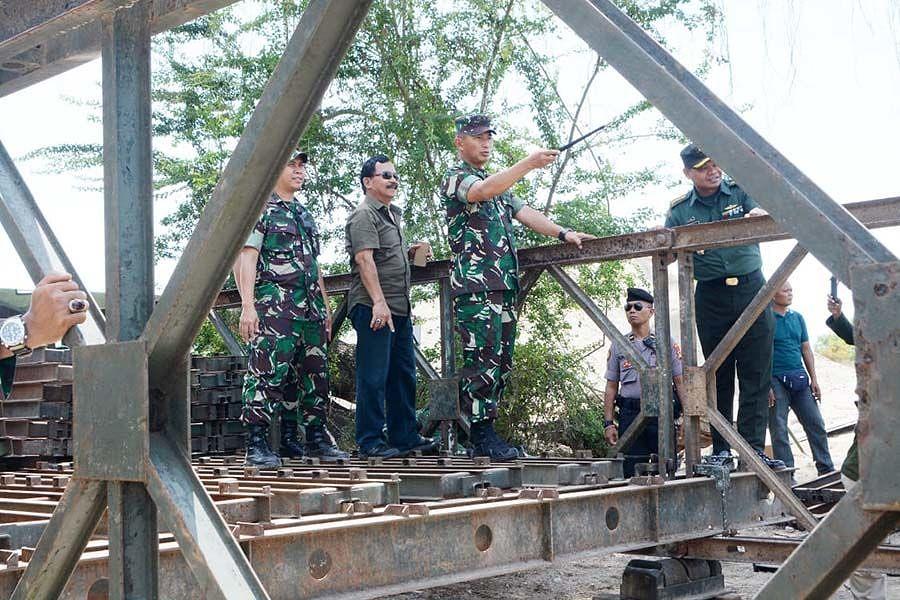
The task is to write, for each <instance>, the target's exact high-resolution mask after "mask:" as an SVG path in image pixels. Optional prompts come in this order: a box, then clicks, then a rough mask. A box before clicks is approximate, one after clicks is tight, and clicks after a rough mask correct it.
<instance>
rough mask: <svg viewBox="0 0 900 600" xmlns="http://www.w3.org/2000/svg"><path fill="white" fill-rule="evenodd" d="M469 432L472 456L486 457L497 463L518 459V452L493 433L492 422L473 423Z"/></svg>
mask: <svg viewBox="0 0 900 600" xmlns="http://www.w3.org/2000/svg"><path fill="white" fill-rule="evenodd" d="M471 431H472V434H471V439H472V456H486V457H488V458H490V459H491V460H492V461H497V462H506V461H510V460H515V459H516V458H518V456H519V452H518V450H516V449H515V448H514V447H512V446H510V445H509V444H507V443H506V441H505V440H502V439H500V436H498V435H497V432H496V431H494V423H493V421H482V422H481V423H473V424H472V428H471Z"/></svg>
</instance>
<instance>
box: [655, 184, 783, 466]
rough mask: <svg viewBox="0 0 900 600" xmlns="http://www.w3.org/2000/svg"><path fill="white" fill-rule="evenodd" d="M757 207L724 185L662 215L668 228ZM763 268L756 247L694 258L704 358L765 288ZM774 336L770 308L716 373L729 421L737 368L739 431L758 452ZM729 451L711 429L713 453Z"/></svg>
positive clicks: (686, 197) (684, 199)
mask: <svg viewBox="0 0 900 600" xmlns="http://www.w3.org/2000/svg"><path fill="white" fill-rule="evenodd" d="M756 207H757V204H756V202H755V201H754V200H753V199H752V198H751V197H750V196H748V195H747V194H746V193H744V191H743V190H742V189H741V188H740V187H738V186H737V185H736V184H735V183H733V182H727V181H723V182H722V183H721V185H720V186H719V190H718V191H717V192H716V193H715V194H713V195H712V196H710V197H707V198H702V197H700V196H699V195H698V194H697V190H696V189H695V188H692V189H691V191H690V192H688V193H687V194H685V195H684V196H680V197H679V198H677V199H676V200H675V201H674V202H672V205H671V207H670V208H669V213H668V214H667V215H666V227H678V226H680V225H692V224H695V223H711V222H714V221H725V220H728V219H740V218H743V217H744V216H745V215H746V214H747V213H748V212H750V210H752V209H753V208H756ZM761 267H762V258H761V257H760V254H759V244H751V245H747V246H736V247H732V248H715V249H711V250H705V251H702V250H701V251H699V252H695V253H694V277H695V278H696V279H697V288H696V290H695V292H694V301H695V304H696V315H697V333H698V334H699V336H700V345H701V346H702V348H703V355H704V357H709V355H710V354H711V353H712V351H713V350H714V349H715V347H716V346H717V345H718V343H719V342H720V341H721V340H722V338H723V337H725V334H726V333H727V332H728V330H729V328H731V326H732V325H733V324H734V322H735V321H737V320H738V318H739V317H740V316H741V313H742V312H743V311H744V309H745V308H746V307H747V305H748V304H750V300H752V299H753V297H754V296H755V295H756V292H757V291H759V288H761V287H762V286H763V285H764V284H765V282H766V279H765V277H763V274H762V271H761V270H760V268H761ZM774 334H775V319H774V317H773V315H772V309H771V308H770V307H767V308H766V310H765V311H763V313H762V314H761V315H760V316H759V318H757V319H756V321H755V322H754V323H753V325H752V326H751V327H750V330H749V331H748V332H747V333H746V334H745V335H744V337H743V338H742V339H741V341H740V342H739V343H738V345H737V347H736V348H735V349H734V350H733V351H732V353H731V354H730V355H729V356H728V358H726V359H725V362H724V363H722V366H721V367H719V370H718V371H716V396H717V406H718V409H719V412H720V413H722V415H723V416H724V417H725V418H726V419H728V421H729V422H732V421H733V416H732V415H733V410H734V374H735V368H737V376H738V383H739V385H740V396H739V398H738V422H737V428H738V432H740V434H741V435H742V436H744V439H746V440H747V441H748V442H749V443H750V445H752V446H753V447H754V448H756V449H757V450H759V451H762V450H763V448H764V446H765V440H766V423H767V415H768V396H769V389H770V387H771V378H772V343H773V337H774ZM728 449H729V445H728V442H726V441H725V439H724V438H722V436H721V435H719V433H718V432H717V431H715V430H713V452H714V453H716V454H718V453H719V452H722V451H726V450H728Z"/></svg>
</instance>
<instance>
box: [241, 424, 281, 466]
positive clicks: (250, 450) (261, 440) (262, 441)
mask: <svg viewBox="0 0 900 600" xmlns="http://www.w3.org/2000/svg"><path fill="white" fill-rule="evenodd" d="M268 438H269V428H268V427H267V426H265V425H260V424H255V425H250V426H248V427H247V456H246V457H245V459H244V466H247V467H260V468H263V469H275V468H277V467H280V466H281V458H279V457H278V455H277V454H275V453H274V452H272V450H271V449H270V448H269V439H268Z"/></svg>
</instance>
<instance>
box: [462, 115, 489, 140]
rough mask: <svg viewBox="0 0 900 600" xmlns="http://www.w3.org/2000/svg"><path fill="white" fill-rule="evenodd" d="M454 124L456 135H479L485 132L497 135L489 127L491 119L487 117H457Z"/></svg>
mask: <svg viewBox="0 0 900 600" xmlns="http://www.w3.org/2000/svg"><path fill="white" fill-rule="evenodd" d="M454 123H455V124H456V135H461V134H465V135H480V134H482V133H484V132H485V131H490V132H491V133H497V132H496V131H494V128H493V127H491V118H490V117H489V116H487V115H479V114H471V115H463V116H461V117H457V118H456V120H455V121H454Z"/></svg>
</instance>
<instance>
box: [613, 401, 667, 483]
mask: <svg viewBox="0 0 900 600" xmlns="http://www.w3.org/2000/svg"><path fill="white" fill-rule="evenodd" d="M616 406H617V407H618V408H619V436H620V437H621V436H623V435H625V432H626V431H627V430H628V428H629V427H631V424H632V423H634V421H635V419H637V416H638V413H640V412H641V401H640V399H636V398H623V397H622V396H616ZM658 449H659V419H658V418H657V417H650V418H649V419H648V420H647V425H646V426H645V427H644V431H642V432H641V434H640V435H639V436H637V437H636V438H635V439H634V442H632V443H631V445H630V446H628V447H627V448H625V449H624V450H625V451H624V454H625V461H624V463H623V464H622V470H623V471H624V473H625V477H632V476H634V466H635V465H636V464H637V463H639V462H647V461H648V460H650V455H651V454H656V453H657V452H658Z"/></svg>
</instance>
